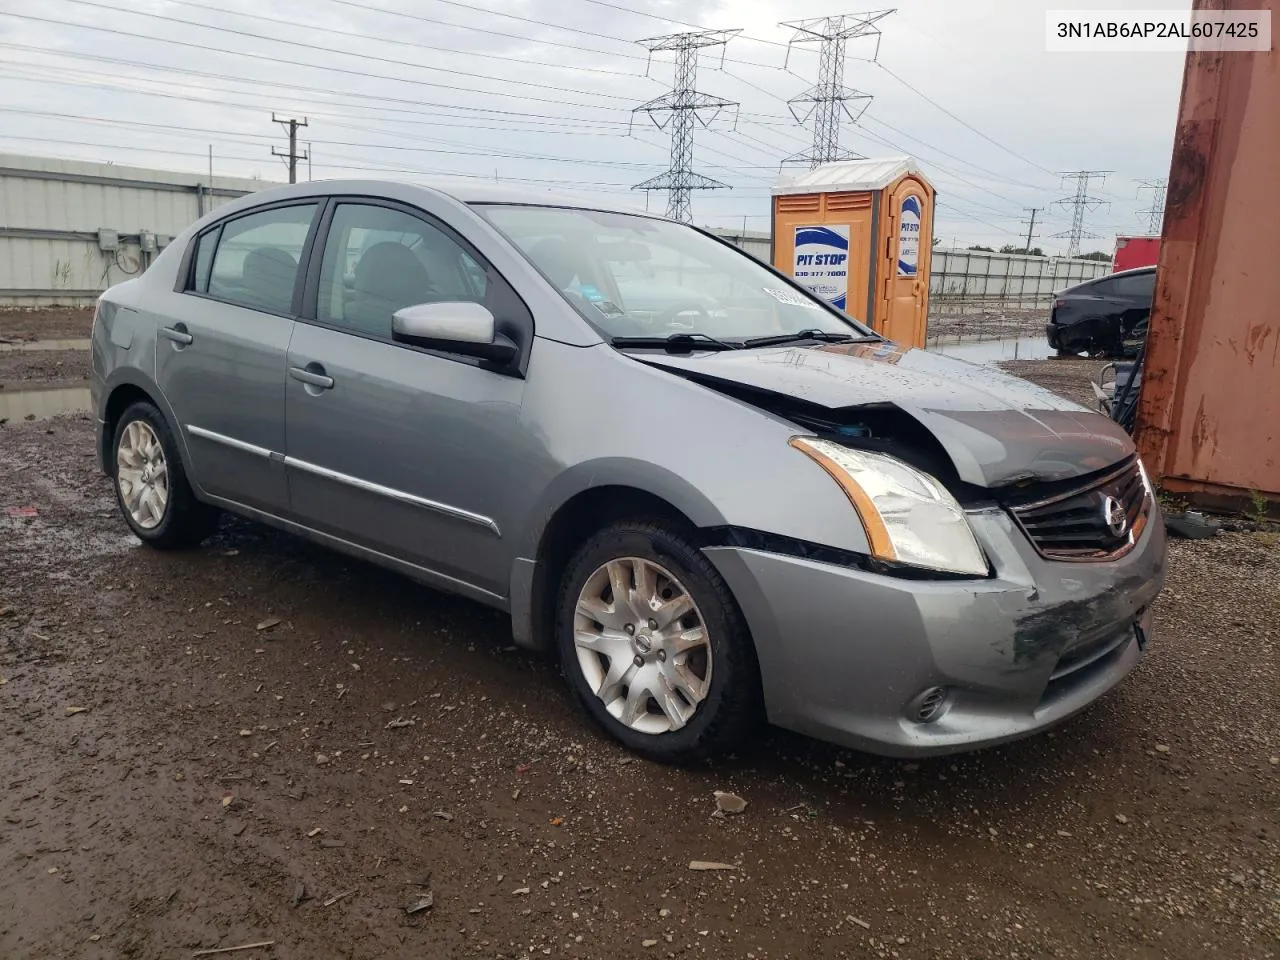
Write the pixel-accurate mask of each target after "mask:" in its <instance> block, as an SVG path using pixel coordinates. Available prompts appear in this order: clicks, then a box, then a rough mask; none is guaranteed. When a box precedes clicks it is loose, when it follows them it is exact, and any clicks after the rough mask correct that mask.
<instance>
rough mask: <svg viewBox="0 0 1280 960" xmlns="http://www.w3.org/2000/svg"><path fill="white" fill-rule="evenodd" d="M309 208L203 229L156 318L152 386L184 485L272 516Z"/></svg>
mask: <svg viewBox="0 0 1280 960" xmlns="http://www.w3.org/2000/svg"><path fill="white" fill-rule="evenodd" d="M318 207H319V205H318V204H317V203H315V202H314V201H312V202H305V203H294V204H290V205H284V206H278V207H272V208H270V209H267V210H263V211H259V212H255V213H250V214H247V215H244V216H240V217H236V218H234V219H232V220H228V221H225V222H223V223H221V224H217V225H215V226H214V227H212V228H210V229H209V230H207V231H205V232H204V233H203V234H201V235H200V237H198V238H197V240H196V250H195V255H194V256H193V257H192V262H191V269H190V272H189V274H188V276H187V277H186V281H185V285H184V289H183V290H182V291H181V292H179V293H176V294H174V295H173V297H172V298H171V299H170V301H169V302H170V303H171V304H172V306H170V307H167V308H166V309H165V312H164V315H163V316H161V317H160V318H158V319H159V326H160V329H159V336H158V338H157V346H156V382H157V383H158V384H159V386H160V390H161V392H162V393H163V394H164V397H165V399H166V400H167V401H168V403H169V406H170V407H171V409H172V410H173V412H174V415H175V417H176V418H177V420H178V424H179V428H180V429H181V430H182V433H183V436H184V438H185V440H186V445H187V451H188V454H189V457H190V463H189V464H188V473H189V474H190V476H191V478H192V480H194V482H195V483H196V485H197V486H198V487H199V488H200V489H201V490H203V491H205V492H206V493H207V494H210V495H212V496H214V497H219V498H222V499H225V500H231V501H234V502H236V503H241V504H245V505H247V506H250V507H253V508H256V509H259V510H263V511H266V512H267V513H271V514H281V513H283V512H285V510H287V508H288V504H289V494H288V485H287V483H286V480H285V471H284V465H283V463H282V460H281V457H282V455H283V452H284V403H285V386H284V385H285V356H286V353H287V351H288V349H289V339H290V337H291V336H292V334H293V328H294V321H293V315H294V312H295V311H294V307H295V303H296V302H298V301H297V299H296V297H300V293H301V284H300V282H299V273H300V271H299V261H300V260H301V257H302V253H303V250H304V249H305V248H306V244H307V237H308V233H309V231H310V229H311V225H312V221H313V220H314V219H315V214H316V211H317V209H318ZM273 454H274V457H273V456H272V455H273Z"/></svg>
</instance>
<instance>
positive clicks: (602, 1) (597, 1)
mask: <svg viewBox="0 0 1280 960" xmlns="http://www.w3.org/2000/svg"><path fill="white" fill-rule="evenodd" d="M582 2H583V3H591V4H594V5H595V6H597V7H607V8H608V9H610V10H618V11H620V12H622V13H630V14H633V15H635V16H637V17H644V18H645V19H647V20H658V21H660V22H662V23H674V24H676V25H677V26H680V27H690V28H692V29H694V30H700V31H706V30H709V29H711V28H710V27H708V26H706V24H702V23H691V22H689V21H688V20H677V19H676V18H675V17H665V16H662V15H660V14H656V13H645V12H644V11H643V10H633V9H631V8H630V7H624V6H622V5H621V4H619V3H610V2H609V0H582ZM739 39H742V40H747V41H750V42H751V43H762V44H766V45H768V46H771V47H786V46H788V44H785V43H780V42H779V41H777V40H766V39H764V38H763V37H752V36H749V35H747V34H745V33H744V34H740V36H739ZM730 62H736V63H741V62H743V61H741V60H738V61H732V60H731V61H730ZM753 66H754V64H753Z"/></svg>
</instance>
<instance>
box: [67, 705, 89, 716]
mask: <svg viewBox="0 0 1280 960" xmlns="http://www.w3.org/2000/svg"><path fill="white" fill-rule="evenodd" d="M88 712H89V708H88V707H67V716H68V717H74V716H75V715H76V714H77V713H88Z"/></svg>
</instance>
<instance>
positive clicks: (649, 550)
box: [556, 523, 759, 762]
mask: <svg viewBox="0 0 1280 960" xmlns="http://www.w3.org/2000/svg"><path fill="white" fill-rule="evenodd" d="M621 557H641V558H644V559H648V560H652V561H654V562H656V563H659V564H661V565H662V566H663V567H665V568H666V569H667V570H669V571H671V573H672V574H674V575H675V577H676V578H677V579H678V580H679V581H680V583H681V584H682V585H683V586H684V588H685V589H686V590H687V591H688V592H689V595H690V596H691V597H692V599H693V602H694V603H695V604H696V605H697V607H698V610H699V612H700V613H701V615H702V619H703V623H704V625H705V626H706V629H707V633H708V635H709V637H710V641H711V663H712V668H711V688H710V690H709V691H708V693H707V696H706V698H705V699H704V700H703V701H702V703H700V704H699V705H698V709H697V711H696V712H695V713H694V715H693V718H692V719H691V720H690V721H689V722H688V723H687V724H686V725H685V726H684V727H682V728H681V729H679V730H676V731H672V732H669V733H663V734H645V733H639V732H637V731H635V730H632V729H630V728H629V727H627V726H625V725H623V724H622V723H621V722H620V721H618V720H616V719H615V718H614V717H613V716H612V715H611V714H610V713H609V711H608V710H607V709H605V705H604V703H603V702H602V701H601V700H600V698H599V697H597V696H596V694H595V692H594V691H593V690H591V688H590V687H589V686H588V685H587V682H586V679H585V677H584V676H583V673H582V669H581V667H580V666H579V664H578V654H577V648H576V645H575V644H574V640H573V621H574V611H575V610H576V607H577V601H578V596H579V594H580V592H581V590H582V587H583V585H584V584H585V583H586V580H587V578H588V577H589V576H590V575H591V574H592V573H593V572H595V571H596V570H597V569H598V568H599V567H600V566H602V565H603V564H605V563H607V562H609V561H610V560H616V559H619V558H621ZM556 639H557V645H558V648H559V653H560V660H561V664H562V667H563V669H564V672H565V675H566V677H567V679H568V681H569V684H570V685H571V686H572V687H573V689H574V692H575V694H576V695H577V697H578V699H579V700H580V701H581V702H582V704H583V706H584V707H585V708H586V710H587V712H588V713H590V714H591V716H592V717H593V718H594V719H595V720H596V722H597V723H599V724H600V725H601V726H602V727H603V728H604V729H605V730H606V731H607V732H608V733H609V734H610V735H611V736H613V737H614V738H615V739H616V740H618V741H619V742H621V743H622V744H623V745H624V746H626V747H628V748H629V749H631V750H633V751H635V752H637V753H640V754H642V755H644V756H648V757H650V758H651V759H655V760H660V761H663V762H680V761H684V760H692V759H700V758H703V757H708V756H711V755H714V754H716V753H720V752H722V751H723V750H724V749H726V748H728V747H730V746H732V742H733V740H734V739H735V737H736V736H737V735H739V734H740V733H741V732H743V731H744V730H745V728H746V727H747V725H748V724H749V723H750V721H751V720H752V719H753V718H754V716H755V713H756V709H755V707H756V699H757V690H758V687H759V681H758V679H757V674H756V672H755V660H754V651H753V649H752V648H751V642H750V639H749V638H748V637H747V635H746V627H745V622H744V621H743V619H742V615H741V613H740V612H739V611H738V608H737V604H736V603H735V602H734V600H733V596H732V594H731V593H730V592H729V588H728V586H727V585H726V584H725V583H724V581H723V580H722V579H721V577H720V575H719V573H718V572H717V571H716V570H715V567H714V566H712V564H711V562H710V561H709V560H708V559H707V558H706V556H705V555H704V554H703V553H702V552H701V551H700V550H698V549H697V548H696V547H695V546H693V545H692V544H691V543H690V542H689V541H688V540H686V539H685V538H684V537H683V536H681V535H680V534H679V533H678V532H676V531H675V530H674V529H672V528H669V527H667V526H666V525H664V524H657V523H621V524H615V525H612V526H609V527H606V528H604V529H603V530H601V531H600V532H599V533H597V534H595V535H594V536H592V537H591V538H590V539H589V540H587V541H586V542H585V543H584V544H583V545H582V546H581V547H580V548H579V549H578V550H577V551H576V552H575V554H574V555H573V557H572V558H571V559H570V561H569V563H568V565H567V566H566V568H565V574H564V577H563V579H562V581H561V588H560V592H559V596H558V598H557V604H556Z"/></svg>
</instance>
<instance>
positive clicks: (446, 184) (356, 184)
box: [246, 177, 645, 216]
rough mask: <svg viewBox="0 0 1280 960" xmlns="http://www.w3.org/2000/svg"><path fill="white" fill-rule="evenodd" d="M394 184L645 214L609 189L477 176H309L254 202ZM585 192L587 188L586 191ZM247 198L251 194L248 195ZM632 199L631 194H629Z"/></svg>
mask: <svg viewBox="0 0 1280 960" xmlns="http://www.w3.org/2000/svg"><path fill="white" fill-rule="evenodd" d="M388 188H395V189H396V190H397V192H398V191H399V190H403V189H404V188H409V189H426V190H430V191H432V192H433V193H437V194H443V195H444V196H447V197H450V198H451V199H453V200H456V201H457V202H459V203H506V204H535V205H540V206H554V207H575V208H579V209H584V210H603V211H606V212H610V213H631V214H640V215H642V216H643V215H645V211H644V210H643V209H641V208H640V207H639V205H638V204H636V203H635V202H634V201H632V202H630V203H628V202H627V200H624V199H622V197H617V196H614V195H612V194H608V193H593V194H589V195H586V196H584V195H582V194H577V193H574V192H573V190H572V188H570V189H568V190H552V189H549V188H547V187H544V186H543V185H541V184H513V183H501V182H498V183H494V182H492V181H487V180H480V179H476V178H471V179H468V178H462V177H430V178H423V179H420V180H419V179H412V180H410V179H407V178H406V179H385V180H368V179H366V180H352V179H342V180H310V181H307V182H306V183H299V184H285V185H281V186H277V187H272V188H270V189H267V190H263V191H260V192H258V193H254V194H251V195H250V197H252V198H253V200H252V202H253V203H255V204H256V203H269V202H271V201H273V200H275V199H276V198H284V197H289V196H298V195H301V194H304V193H305V194H307V195H310V196H316V195H321V196H323V195H327V194H342V193H352V194H364V195H368V196H375V197H376V196H381V195H385V194H386V193H387V192H388ZM584 193H586V191H584ZM246 199H248V198H246ZM627 199H630V198H627Z"/></svg>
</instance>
